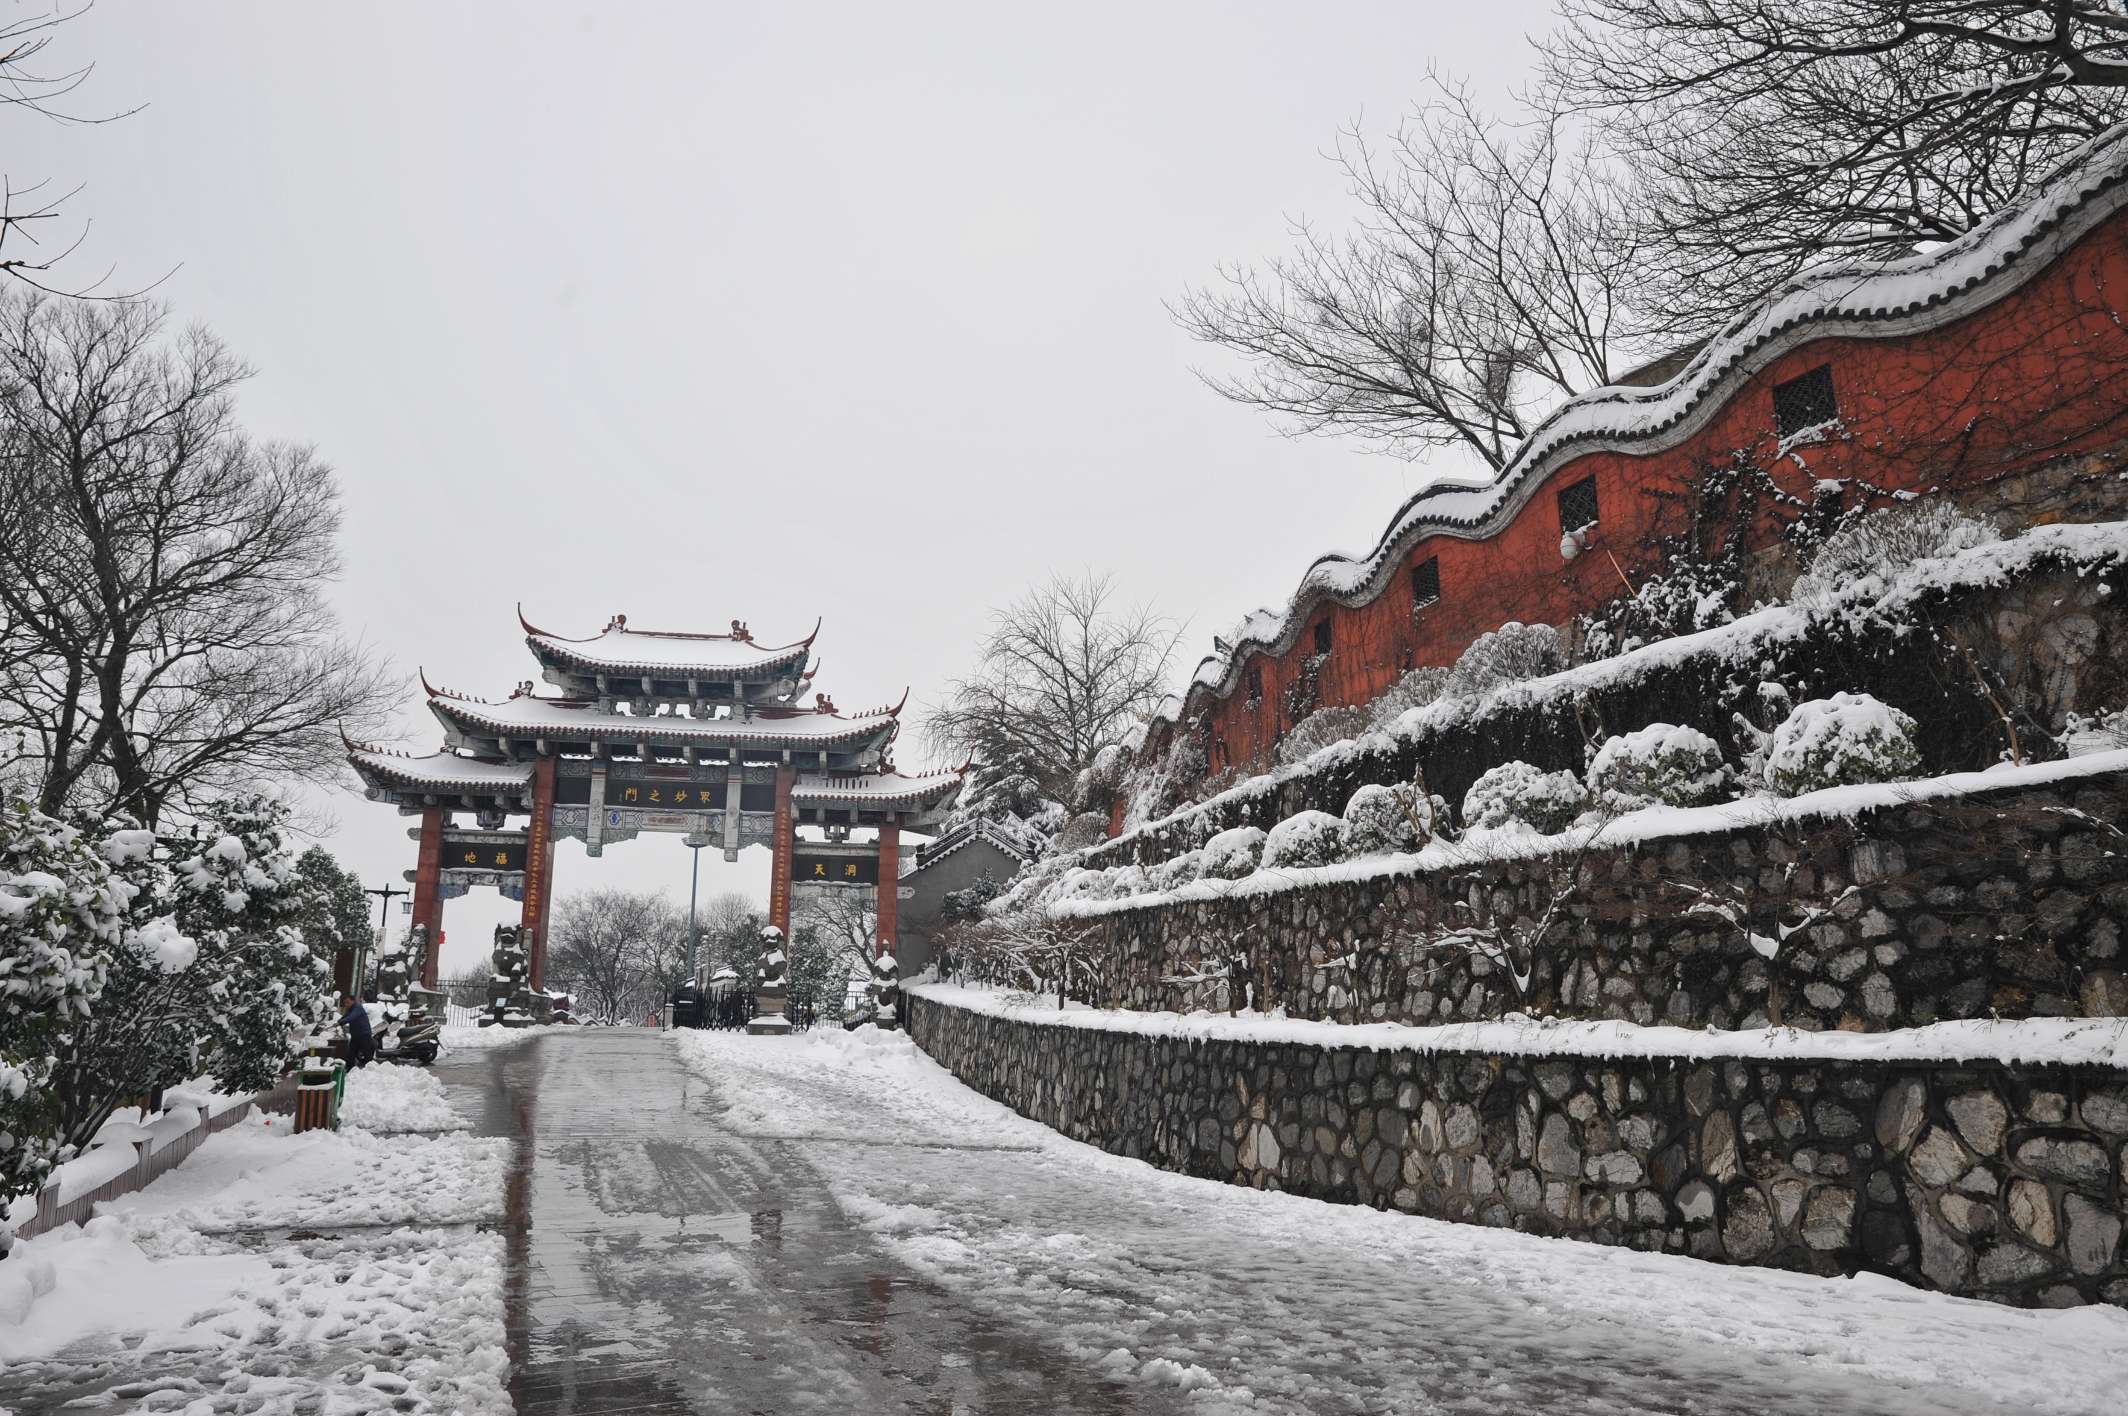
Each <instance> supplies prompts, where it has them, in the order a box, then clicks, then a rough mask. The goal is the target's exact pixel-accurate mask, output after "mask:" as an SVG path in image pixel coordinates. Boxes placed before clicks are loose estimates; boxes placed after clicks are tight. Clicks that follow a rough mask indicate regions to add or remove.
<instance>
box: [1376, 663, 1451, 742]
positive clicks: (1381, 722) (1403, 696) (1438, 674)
mask: <svg viewBox="0 0 2128 1416" xmlns="http://www.w3.org/2000/svg"><path fill="white" fill-rule="evenodd" d="M1447 684H1448V670H1446V669H1440V668H1425V669H1413V670H1412V671H1411V672H1410V673H1407V674H1405V675H1404V676H1403V677H1402V678H1400V679H1398V680H1397V681H1396V682H1395V683H1394V684H1392V685H1390V687H1389V691H1388V692H1387V693H1384V694H1383V695H1382V696H1381V697H1380V698H1377V699H1375V700H1374V702H1372V703H1370V704H1368V705H1367V723H1368V726H1370V727H1377V728H1378V727H1383V726H1386V725H1387V724H1390V723H1393V722H1395V721H1396V720H1397V719H1398V718H1401V717H1403V716H1404V715H1405V714H1406V713H1409V712H1410V711H1411V710H1412V709H1414V708H1424V707H1425V706H1426V705H1427V704H1429V703H1431V702H1433V701H1434V700H1435V699H1436V698H1439V697H1440V696H1441V692H1442V690H1443V689H1444V688H1445V687H1446V686H1447Z"/></svg>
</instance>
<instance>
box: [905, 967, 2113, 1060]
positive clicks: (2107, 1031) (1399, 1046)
mask: <svg viewBox="0 0 2128 1416" xmlns="http://www.w3.org/2000/svg"><path fill="white" fill-rule="evenodd" d="M903 991H904V992H906V993H908V994H910V995H912V996H913V997H917V998H921V999H924V1000H925V1001H927V1002H931V1003H936V1004H939V1005H941V1006H943V1007H948V1008H961V1009H966V1010H967V1011H969V1012H973V1013H980V1014H982V1015H984V1016H986V1017H993V1018H1000V1019H1004V1020H1006V1021H1009V1022H1015V1023H1031V1024H1036V1025H1039V1026H1042V1027H1058V1028H1076V1029H1079V1030H1082V1031H1086V1032H1106V1033H1127V1034H1132V1035H1136V1036H1140V1037H1166V1038H1181V1039H1186V1040H1189V1041H1193V1042H1240V1043H1252V1044H1259V1045H1280V1044H1298V1045H1300V1046H1305V1047H1324V1048H1336V1047H1357V1048H1366V1049H1368V1050H1369V1051H1374V1052H1418V1053H1429V1054H1430V1053H1438V1052H1458V1053H1479V1054H1487V1055H1495V1056H1503V1055H1504V1056H1516V1057H1587V1058H1626V1057H1637V1058H1674V1059H1678V1060H1681V1061H1708V1060H1726V1059H1736V1060H1741V1061H1756V1062H1800V1061H1823V1062H1917V1063H1947V1062H1970V1061H1989V1062H2002V1063H2015V1064H2022V1065H2028V1066H2031V1065H2044V1066H2064V1067H2113V1068H2122V1069H2128V1018H2023V1019H2018V1020H2015V1021H2001V1020H1996V1019H1992V1018H1979V1019H1966V1020H1963V1021H1959V1022H1949V1023H1931V1024H1929V1025H1928V1026H1926V1027H1918V1028H1900V1029H1897V1030H1895V1031H1890V1032H1841V1031H1828V1032H1804V1031H1801V1030H1799V1029H1796V1028H1754V1029H1749V1030H1746V1031H1739V1032H1720V1031H1716V1030H1713V1029H1707V1030H1704V1031H1702V1030H1695V1029H1692V1028H1673V1027H1660V1026H1654V1027H1643V1026H1639V1025H1637V1024H1634V1023H1625V1022H1613V1021H1586V1020H1569V1019H1555V1018H1527V1019H1506V1020H1502V1021H1499V1022H1485V1023H1445V1024H1440V1025H1438V1026H1433V1027H1411V1026H1406V1025H1404V1024H1401V1023H1356V1024H1355V1023H1323V1022H1314V1021H1310V1020H1308V1019H1305V1018H1283V1017H1267V1016H1264V1015H1262V1014H1256V1013H1244V1014H1242V1015H1240V1016H1239V1017H1228V1016H1226V1015H1224V1014H1219V1013H1187V1014H1184V1013H1137V1012H1127V1011H1124V1010H1122V1009H1110V1008H1076V1007H1075V1008H1069V1009H1064V1010H1059V1009H1058V1008H1057V1007H1056V1006H1055V1005H1054V1004H1053V1003H1050V1004H1044V1003H1040V1002H1036V1003H1027V1002H1023V1001H1018V1000H1019V999H1022V998H1024V997H1025V995H1015V994H1008V993H1004V992H1000V991H997V990H992V989H985V988H970V987H966V986H964V985H960V984H942V983H924V984H916V985H913V986H908V987H905V988H904V990H903Z"/></svg>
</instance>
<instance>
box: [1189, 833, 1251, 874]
mask: <svg viewBox="0 0 2128 1416" xmlns="http://www.w3.org/2000/svg"><path fill="white" fill-rule="evenodd" d="M1266 839H1268V838H1267V837H1266V835H1265V833H1264V832H1263V831H1262V830H1261V829H1259V828H1258V827H1255V826H1236V827H1234V828H1233V829H1232V830H1228V831H1221V832H1219V833H1218V834H1217V835H1215V836H1213V837H1212V839H1210V840H1209V841H1206V842H1205V843H1204V865H1203V869H1202V871H1201V872H1200V874H1201V875H1202V876H1203V878H1205V879H1216V880H1239V879H1241V878H1242V877H1244V876H1247V875H1253V874H1255V873H1256V865H1257V862H1258V861H1260V860H1261V859H1262V858H1263V852H1264V842H1265V840H1266Z"/></svg>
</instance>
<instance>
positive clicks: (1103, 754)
mask: <svg viewBox="0 0 2128 1416" xmlns="http://www.w3.org/2000/svg"><path fill="white" fill-rule="evenodd" d="M1131 763H1132V753H1131V751H1130V750H1129V749H1128V748H1125V747H1122V746H1120V745H1118V744H1115V743H1110V744H1109V745H1108V746H1107V747H1104V748H1102V749H1101V750H1100V751H1099V752H1096V753H1095V754H1094V758H1093V761H1092V762H1090V763H1088V764H1087V765H1086V768H1085V770H1083V771H1082V772H1080V773H1079V775H1078V776H1077V777H1076V778H1074V779H1073V780H1072V784H1071V799H1070V801H1069V802H1068V803H1066V804H1067V805H1068V806H1069V807H1070V808H1071V809H1072V810H1074V811H1100V812H1106V811H1107V810H1108V807H1109V804H1110V803H1111V802H1113V801H1114V800H1115V799H1116V794H1117V793H1118V792H1120V791H1122V789H1123V780H1124V778H1125V777H1127V776H1128V775H1129V774H1130V769H1131Z"/></svg>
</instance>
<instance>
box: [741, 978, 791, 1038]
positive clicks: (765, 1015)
mask: <svg viewBox="0 0 2128 1416" xmlns="http://www.w3.org/2000/svg"><path fill="white" fill-rule="evenodd" d="M789 997H790V995H789V994H788V993H786V992H785V991H784V990H782V989H780V988H759V989H756V990H754V1016H752V1017H751V1018H748V1019H747V1020H746V1030H747V1031H748V1032H749V1033H753V1034H755V1035H756V1036H760V1035H776V1034H781V1033H787V1032H789V1031H790V1030H791V1020H790V1019H789V1018H788V1017H786V1016H785V1015H784V1004H785V1002H786V1001H788V999H789Z"/></svg>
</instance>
